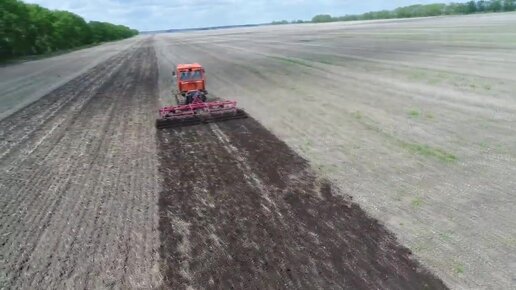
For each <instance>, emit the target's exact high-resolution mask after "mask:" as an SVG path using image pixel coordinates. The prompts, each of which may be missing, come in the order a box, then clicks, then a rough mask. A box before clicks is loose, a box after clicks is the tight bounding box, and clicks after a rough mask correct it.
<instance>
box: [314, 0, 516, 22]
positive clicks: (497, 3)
mask: <svg viewBox="0 0 516 290" xmlns="http://www.w3.org/2000/svg"><path fill="white" fill-rule="evenodd" d="M515 10H516V0H480V1H469V2H466V3H450V4H442V3H435V4H427V5H411V6H406V7H400V8H397V9H394V10H382V11H372V12H367V13H364V14H359V15H346V16H340V17H332V16H331V15H327V14H324V15H316V16H314V17H313V18H312V21H311V22H314V23H320V22H334V21H353V20H373V19H391V18H411V17H427V16H440V15H461V14H473V13H482V12H505V11H515Z"/></svg>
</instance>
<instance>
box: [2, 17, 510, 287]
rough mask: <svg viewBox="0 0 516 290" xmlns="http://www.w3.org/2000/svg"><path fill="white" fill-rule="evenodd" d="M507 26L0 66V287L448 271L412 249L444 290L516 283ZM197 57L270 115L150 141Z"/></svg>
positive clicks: (308, 36)
mask: <svg viewBox="0 0 516 290" xmlns="http://www.w3.org/2000/svg"><path fill="white" fill-rule="evenodd" d="M515 22H516V18H515V14H498V15H479V16H471V17H449V18H446V17H443V18H433V19H416V20H408V21H381V22H370V23H336V24H328V25H301V26H285V27H263V28H255V29H239V30H225V31H215V32H198V33H188V34H172V35H159V36H156V37H154V38H153V37H149V38H140V39H134V40H130V42H122V43H120V44H115V45H114V46H113V47H112V48H113V49H114V50H115V51H111V50H110V49H106V50H101V51H102V52H101V53H100V52H99V56H100V55H101V56H102V57H101V58H102V59H101V61H99V62H97V63H92V64H90V65H91V67H89V68H90V69H89V70H87V69H86V68H84V63H88V62H89V60H90V59H94V58H92V56H95V53H93V52H91V51H88V50H85V51H83V52H82V53H83V54H79V55H82V56H84V57H85V58H81V57H78V56H77V57H76V58H78V59H81V60H82V61H83V65H79V66H77V65H75V62H74V57H73V56H69V57H64V56H60V57H63V58H59V57H58V58H52V59H53V61H55V63H54V65H55V67H54V69H52V68H48V69H47V68H46V67H45V65H44V64H42V63H40V62H39V61H37V62H28V63H24V64H21V65H14V66H7V67H1V68H0V76H2V78H1V79H0V92H1V94H0V96H1V98H0V105H2V108H1V110H0V111H1V112H8V113H5V114H4V116H7V117H5V118H4V119H3V120H1V121H0V173H1V174H0V192H1V195H0V213H1V216H0V220H1V223H0V259H1V261H2V263H1V264H0V287H5V288H25V289H31V288H36V287H37V288H155V287H179V286H184V287H188V286H192V287H200V288H203V287H206V288H230V287H235V288H242V287H250V288H253V287H254V288H263V287H269V288H280V287H291V288H300V287H309V288H312V287H313V288H339V287H345V286H348V287H368V288H369V287H378V288H394V289H398V288H417V289H420V288H422V287H425V286H428V287H432V288H440V287H444V285H443V284H442V282H440V281H439V280H437V279H436V278H435V277H434V276H433V275H431V274H430V273H429V272H428V271H427V270H425V269H424V267H422V266H420V264H419V263H418V262H416V261H415V260H414V258H412V257H411V255H410V252H414V253H415V256H416V257H417V258H418V260H420V261H421V262H422V264H423V265H424V266H426V267H428V268H429V269H430V270H432V272H434V273H436V274H437V275H438V277H439V278H441V279H443V281H444V282H445V283H446V284H447V285H448V286H451V287H452V288H497V289H508V288H514V285H515V283H516V282H515V281H516V277H514V273H516V269H515V268H514V267H515V266H516V264H515V263H514V261H515V260H516V259H515V256H514V253H516V244H515V243H514V241H515V240H516V233H515V232H514V229H516V224H515V220H516V216H514V206H515V199H514V188H515V186H516V184H515V180H514V179H513V178H512V177H513V176H514V174H515V173H516V168H515V166H514V156H516V152H515V151H514V148H515V147H514V146H513V145H514V143H515V142H516V140H515V139H514V138H515V137H514V136H516V135H515V134H514V130H513V128H512V127H513V126H512V124H513V123H514V121H515V120H514V116H515V114H514V113H515V112H514V111H515V108H516V103H515V99H514V95H513V92H514V91H516V87H515V85H514V84H515V82H514V80H515V79H514V74H513V73H512V72H513V71H514V65H515V62H514V60H515V51H516V50H515V46H514V43H515V42H514V35H515V34H514V31H513V30H514V27H515V26H514V25H508V24H511V23H515ZM193 61H196V62H200V63H202V64H203V65H205V66H206V67H207V70H208V75H209V84H208V86H209V88H210V91H211V92H212V93H214V94H215V95H217V96H219V97H223V98H235V99H238V100H239V101H240V104H241V105H242V106H243V107H244V108H245V109H246V110H247V111H248V112H250V113H251V115H252V116H253V117H255V118H256V119H257V121H259V122H260V123H261V124H263V125H265V127H266V128H267V129H265V128H264V127H262V125H260V123H258V122H256V121H255V120H254V119H248V120H244V121H231V122H228V123H223V124H217V125H209V126H200V127H192V128H188V129H183V130H176V131H174V130H165V131H161V132H159V133H158V134H157V135H156V132H155V130H154V129H151V128H153V121H154V118H155V116H156V114H155V111H156V108H157V107H158V106H159V103H162V104H163V103H167V104H168V103H171V102H172V99H171V98H170V94H169V91H170V89H171V88H172V86H173V84H172V82H171V76H170V72H171V68H172V67H173V65H174V64H176V63H179V62H193ZM31 63H34V67H33V70H34V72H35V73H37V76H38V77H37V81H36V82H35V83H34V84H32V83H31V81H30V79H31V77H30V75H26V74H25V73H24V71H25V72H26V71H31ZM79 63H80V62H79ZM81 69H83V70H81ZM86 70H87V71H86ZM61 72H68V74H70V75H67V79H66V80H65V79H63V80H60V81H59V83H58V81H56V80H55V79H52V78H53V76H56V75H57V76H60V73H61ZM70 72H73V74H72V73H70ZM46 75H48V76H50V78H49V79H46ZM45 80H46V81H45ZM66 81H68V82H66ZM65 82H66V83H65ZM36 83H39V84H44V85H42V86H39V85H37V84H36ZM24 84H25V85H27V84H28V85H29V86H30V87H26V86H25V85H24ZM52 89H55V90H53V91H51V90H52ZM50 91H51V92H50ZM49 92H50V93H49ZM47 93H48V94H47ZM45 94H46V95H45ZM26 96H29V97H26ZM158 96H159V97H158ZM40 97H41V98H40ZM32 101H34V103H32V104H31V105H30V106H26V107H24V108H23V109H21V110H18V111H16V110H17V108H19V107H21V106H23V105H26V104H27V103H29V102H32ZM15 111H16V112H15ZM0 118H1V117H0ZM268 130H270V132H269V131H268ZM271 132H272V133H271ZM273 134H274V135H273ZM275 136H278V137H279V139H278V138H277V137H275ZM280 140H282V141H280ZM283 141H284V142H285V143H286V145H285V143H283ZM289 147H290V148H292V149H293V150H294V151H295V153H294V151H292V150H291V149H289ZM297 154H299V155H300V156H301V157H300V156H298V155H297ZM305 160H307V161H305ZM313 168H315V169H316V172H314V171H313ZM327 180H329V181H327ZM351 197H352V200H353V201H354V202H356V203H357V204H355V203H353V202H352V201H351ZM360 207H362V208H364V209H366V212H367V214H366V213H365V212H363V211H362V210H361V209H360ZM368 214H370V215H372V216H373V217H376V218H378V219H379V220H380V221H381V222H380V223H378V222H376V221H375V220H374V219H372V218H370V217H368ZM382 224H384V225H386V227H384V226H382ZM386 228H387V229H388V230H387V229H386ZM389 230H391V231H393V232H394V233H395V234H396V236H397V237H398V238H399V239H400V240H401V242H402V244H403V245H406V246H408V247H409V248H410V250H407V249H406V248H404V247H403V246H401V245H399V244H398V242H397V241H396V239H395V238H394V235H393V234H391V233H390V232H389ZM332 283H334V284H332Z"/></svg>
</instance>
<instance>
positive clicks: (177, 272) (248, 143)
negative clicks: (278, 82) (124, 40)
mask: <svg viewBox="0 0 516 290" xmlns="http://www.w3.org/2000/svg"><path fill="white" fill-rule="evenodd" d="M158 142H159V158H160V164H161V165H160V172H161V174H162V176H163V178H164V180H163V182H164V184H163V188H164V189H163V191H162V193H161V196H160V200H159V204H160V234H161V257H162V268H163V271H162V272H163V274H164V279H165V284H166V287H170V288H173V289H180V288H185V287H188V286H191V287H194V288H197V287H200V288H205V287H206V288H219V289H232V288H233V289H264V288H275V289H278V288H303V289H317V288H319V289H321V288H322V289H335V288H352V289H387V288H389V289H425V288H431V289H441V288H446V287H445V286H444V284H443V283H442V282H441V281H440V280H438V279H437V278H436V277H434V276H433V275H432V274H430V273H429V272H428V271H426V270H425V269H423V268H422V267H421V266H420V265H419V264H418V263H417V262H416V261H414V260H413V259H412V258H411V253H410V251H409V250H407V249H406V248H404V247H402V246H400V245H399V244H398V243H397V241H396V239H395V237H394V236H393V235H392V234H391V233H389V232H388V231H387V230H386V229H385V228H384V227H383V226H381V225H379V224H378V222H377V221H376V220H374V219H372V218H370V217H368V216H367V215H366V214H365V213H364V212H363V211H362V210H361V209H360V208H359V207H358V206H357V205H356V204H354V203H353V202H351V201H350V200H349V199H346V198H343V197H342V196H341V195H337V194H336V192H334V189H333V188H332V186H331V184H329V183H328V182H326V181H324V180H319V179H317V178H316V177H315V176H314V174H313V173H312V171H311V170H310V169H309V165H308V164H307V162H306V161H305V160H303V159H302V158H300V157H299V156H297V155H296V154H295V153H293V151H291V150H290V149H289V148H288V147H287V146H286V145H285V144H284V143H283V142H281V141H280V140H278V139H277V138H276V137H275V136H274V135H272V134H271V133H270V132H268V131H267V130H266V129H265V128H263V127H262V126H261V125H260V124H259V123H258V122H256V121H255V120H254V119H252V118H250V119H245V120H232V121H228V122H224V123H217V124H210V125H200V126H194V127H187V128H181V129H165V130H161V131H159V132H158Z"/></svg>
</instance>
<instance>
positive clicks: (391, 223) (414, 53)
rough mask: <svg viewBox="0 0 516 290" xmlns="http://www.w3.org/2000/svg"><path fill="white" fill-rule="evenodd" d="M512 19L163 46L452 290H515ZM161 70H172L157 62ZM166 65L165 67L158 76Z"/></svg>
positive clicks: (281, 33)
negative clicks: (195, 67) (194, 65)
mask: <svg viewBox="0 0 516 290" xmlns="http://www.w3.org/2000/svg"><path fill="white" fill-rule="evenodd" d="M515 27H516V14H514V13H504V14H486V15H474V16H465V17H437V18H427V19H413V20H402V21H381V22H354V23H332V24H327V25H326V24H325V25H311V24H307V25H293V26H291V25H289V26H276V27H263V28H253V29H234V30H221V31H211V32H195V33H185V34H164V35H159V36H157V40H156V48H157V51H158V53H157V54H158V61H159V62H164V63H170V62H172V63H181V62H192V61H197V62H200V63H202V64H203V65H205V66H206V68H207V71H208V77H209V79H208V81H209V88H210V90H211V92H213V93H215V94H216V95H217V96H220V97H224V98H228V99H236V100H238V101H239V104H240V105H241V106H242V107H244V108H245V109H246V110H247V111H248V112H250V113H251V115H252V116H253V117H255V118H256V119H257V120H258V121H259V122H260V123H261V124H263V125H264V126H265V127H266V128H267V129H269V130H271V131H272V132H273V133H274V134H275V135H276V136H278V137H279V138H280V139H282V140H284V141H285V142H286V143H287V144H288V145H289V147H291V148H293V149H294V150H295V151H296V152H297V153H298V154H300V155H301V156H303V157H304V158H306V159H307V160H308V161H309V162H310V163H311V165H312V167H313V168H316V169H317V172H318V173H319V174H320V175H322V176H324V177H327V178H328V179H329V180H331V182H332V183H333V184H334V185H335V186H337V187H338V188H339V189H340V190H338V191H337V192H340V193H342V194H343V196H346V195H349V196H352V197H353V199H354V201H356V202H357V203H358V204H359V205H360V206H362V207H363V208H364V209H365V210H366V211H367V212H368V213H369V214H371V215H372V216H374V217H376V218H378V219H379V220H381V221H382V223H383V224H385V225H386V226H387V227H388V228H389V229H390V230H392V231H394V232H395V233H396V235H397V236H398V237H399V239H400V240H401V241H402V243H403V244H404V245H407V246H408V247H409V248H410V249H411V250H412V252H414V254H415V255H416V256H417V257H418V258H419V259H420V260H421V261H422V262H423V264H425V265H427V266H428V267H430V269H432V270H433V271H434V272H435V273H437V275H438V276H439V277H440V278H442V279H444V281H445V282H446V283H447V284H448V285H449V286H451V287H453V288H496V289H509V288H514V287H516V276H515V273H516V263H515V261H516V256H515V253H516V243H515V241H516V214H515V211H514V209H515V208H516V195H515V193H516V191H515V190H514V189H515V188H516V179H514V176H515V175H516V166H515V164H516V163H515V160H516V147H515V146H514V144H516V139H515V138H516V137H515V136H516V134H515V131H514V123H515V121H516V119H515V116H516V99H515V96H514V92H515V91H516V75H515V74H514V71H516V46H515V43H516V38H515V35H516V31H515V30H514V28H515ZM161 59H163V60H164V61H162V60H161ZM160 66H163V65H162V64H160Z"/></svg>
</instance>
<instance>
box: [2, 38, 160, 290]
mask: <svg viewBox="0 0 516 290" xmlns="http://www.w3.org/2000/svg"><path fill="white" fill-rule="evenodd" d="M156 81H157V64H156V58H155V54H154V50H153V48H152V47H150V46H148V45H147V44H145V43H141V42H140V43H138V44H136V45H134V47H132V48H131V49H128V50H125V51H123V52H121V53H119V54H116V55H115V56H113V57H111V58H109V59H108V60H106V61H105V62H102V63H101V64H100V65H98V66H96V67H94V68H93V69H92V70H90V71H88V72H87V73H85V74H82V75H80V76H79V77H77V78H75V79H73V80H72V81H70V82H68V83H66V84H65V85H63V86H61V87H60V88H58V89H56V90H54V91H53V92H51V93H50V94H48V95H46V96H44V97H43V98H41V99H40V100H38V101H36V102H35V103H33V104H32V105H30V106H28V107H25V108H24V109H22V110H20V111H18V112H17V113H15V114H12V115H11V116H9V117H8V118H6V119H4V120H2V121H1V123H0V124H1V127H0V128H1V129H0V139H1V140H2V142H1V143H0V171H1V174H0V176H1V177H0V189H1V193H2V194H1V195H0V213H1V216H0V219H1V222H0V233H1V235H0V246H1V248H0V260H1V263H0V288H11V289H35V288H40V289H41V288H54V289H55V288H60V289H79V288H113V287H116V288H152V287H156V286H158V285H160V283H161V275H160V272H159V266H158V265H159V264H158V259H159V255H158V247H159V240H158V237H159V235H158V228H157V225H158V220H157V219H158V215H157V211H158V207H157V203H156V200H157V196H158V193H159V181H158V177H157V176H158V172H157V163H156V160H157V159H156V146H155V141H154V131H153V130H149V128H152V126H153V124H154V123H153V122H154V116H153V115H152V114H149V112H152V111H153V110H154V109H155V106H156V94H157V89H156Z"/></svg>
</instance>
